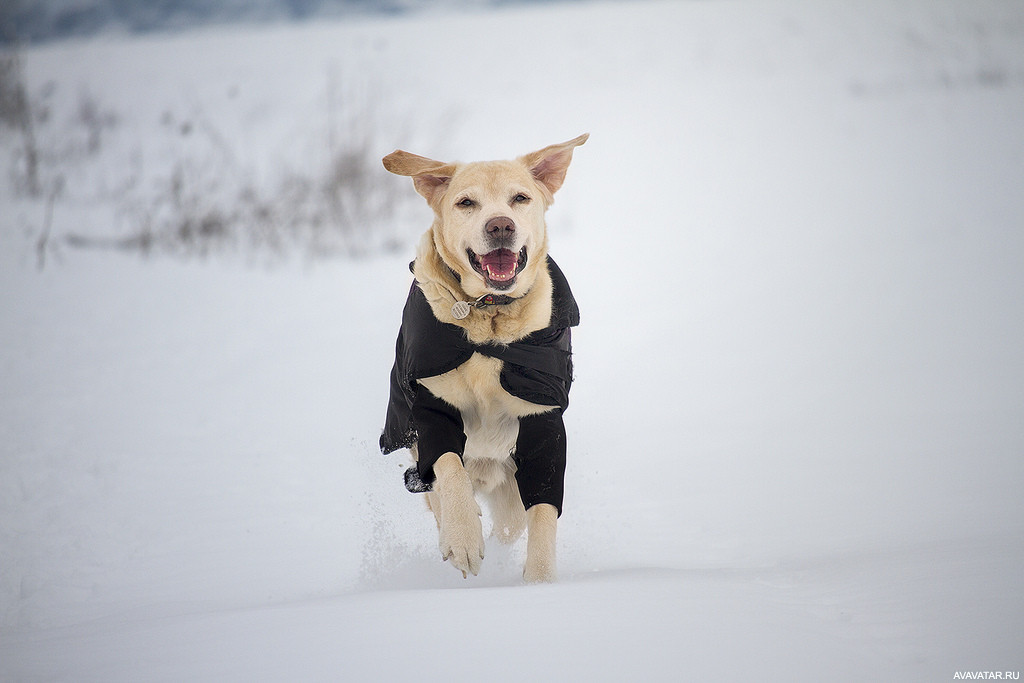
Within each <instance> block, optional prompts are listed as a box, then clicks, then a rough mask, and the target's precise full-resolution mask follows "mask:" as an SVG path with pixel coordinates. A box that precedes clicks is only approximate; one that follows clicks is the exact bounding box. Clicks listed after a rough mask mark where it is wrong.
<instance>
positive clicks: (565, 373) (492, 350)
mask: <svg viewBox="0 0 1024 683" xmlns="http://www.w3.org/2000/svg"><path fill="white" fill-rule="evenodd" d="M547 266H548V272H549V273H550V275H551V281H552V299H553V300H552V312H551V322H550V324H549V325H548V327H545V328H544V329H541V330H537V331H536V332H533V333H532V334H530V335H528V336H527V337H525V338H523V339H521V340H519V341H517V342H513V343H511V344H507V345H501V344H475V343H473V342H471V341H469V339H467V338H466V333H465V330H463V329H462V328H461V327H459V326H457V325H452V324H449V323H443V322H441V321H440V320H438V319H437V318H436V317H434V313H433V311H432V310H431V308H430V304H429V303H428V302H427V300H426V297H424V296H423V292H422V291H421V290H420V288H419V286H418V284H417V283H415V282H414V283H413V285H412V287H411V289H410V291H409V297H408V299H407V300H406V304H405V310H404V311H403V313H402V327H401V328H400V329H399V332H398V341H397V343H396V345H395V364H394V367H393V368H392V370H391V396H390V401H389V403H388V410H387V418H386V420H385V425H384V433H383V434H382V435H381V437H380V448H381V451H382V452H384V453H391V452H392V451H395V450H397V449H399V448H409V447H410V446H412V445H413V444H415V443H417V442H419V446H418V449H417V450H418V454H419V465H420V467H419V475H420V477H421V478H422V480H423V482H425V483H429V482H430V481H432V480H433V472H432V469H431V468H432V467H433V463H434V462H435V461H436V460H437V458H438V457H440V456H441V455H442V454H443V453H444V452H448V451H453V452H457V453H459V454H460V455H461V454H462V446H463V445H464V443H465V435H464V433H463V432H462V421H461V416H459V415H458V411H457V410H456V409H455V408H453V407H451V406H448V405H447V404H446V403H444V402H443V401H441V400H440V399H437V398H436V397H434V396H433V395H432V394H430V392H429V391H427V390H426V389H425V388H423V387H421V386H420V385H419V384H418V383H417V381H416V380H418V379H423V378H425V377H434V376H436V375H440V374H443V373H445V372H448V371H449V370H454V369H455V368H457V367H458V366H460V365H462V364H463V363H465V362H466V361H467V360H469V358H470V356H472V355H473V354H474V353H481V354H483V355H486V356H491V357H493V358H498V359H500V360H502V361H503V363H504V364H503V366H502V370H501V385H502V387H503V388H504V389H505V390H506V391H507V392H509V393H510V394H512V395H513V396H517V397H519V398H522V399H524V400H526V401H529V402H530V403H535V404H537V405H542V406H556V407H557V410H556V411H552V413H553V414H554V415H556V416H557V421H558V425H557V427H558V429H562V426H561V413H562V411H564V410H565V408H566V407H567V406H568V405H569V388H570V387H571V385H572V344H571V334H570V331H569V328H571V327H575V326H576V325H578V324H579V320H580V313H579V308H578V307H577V305H576V300H575V299H574V298H573V295H572V290H570V289H569V283H568V282H567V281H566V279H565V276H564V275H563V274H562V271H561V269H559V267H558V265H557V264H555V262H554V261H553V260H552V259H551V258H550V257H548V260H547ZM530 420H532V418H523V420H521V422H520V425H521V429H520V440H519V441H518V442H517V444H516V452H517V454H520V453H521V454H526V453H529V452H532V451H533V450H535V448H533V444H524V443H522V441H523V439H524V438H528V435H530V434H534V433H535V432H537V431H538V430H537V429H534V428H533V427H532V426H530V428H527V429H523V427H524V426H525V423H526V422H527V421H530ZM539 421H540V420H539ZM539 421H538V422H539ZM546 421H547V422H551V418H550V416H549V418H547V420H546ZM542 431H544V430H542ZM548 431H549V430H548ZM426 432H429V433H426ZM561 443H562V449H563V455H562V459H563V463H564V432H563V436H562V437H561ZM424 446H428V448H427V449H425V448H424ZM439 449H443V450H441V452H437V453H434V452H432V451H434V450H439ZM425 450H427V451H430V452H425ZM517 460H518V458H517ZM517 476H518V475H517ZM559 484H560V482H559ZM520 488H522V482H520ZM559 488H560V486H559ZM523 493H525V492H523ZM524 503H526V500H525V496H524ZM557 507H559V509H561V501H560V500H559V503H558V506H557Z"/></svg>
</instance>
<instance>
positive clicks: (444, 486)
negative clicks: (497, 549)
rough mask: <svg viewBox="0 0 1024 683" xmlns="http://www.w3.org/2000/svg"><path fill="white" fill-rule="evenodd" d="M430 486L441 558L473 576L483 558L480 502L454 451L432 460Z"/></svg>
mask: <svg viewBox="0 0 1024 683" xmlns="http://www.w3.org/2000/svg"><path fill="white" fill-rule="evenodd" d="M434 475H435V476H436V477H437V481H435V482H434V490H435V491H436V492H437V496H436V501H437V503H438V506H439V508H440V509H439V510H435V513H438V527H439V529H438V531H439V535H440V548H441V559H442V560H450V561H451V563H452V565H453V566H454V567H455V568H456V569H458V570H459V571H461V572H462V576H463V577H465V576H466V572H469V573H470V574H472V575H473V576H476V575H477V573H478V572H479V571H480V560H482V559H483V558H484V534H483V529H482V527H481V524H480V506H479V505H478V504H477V502H476V498H475V497H474V496H473V482H472V481H471V480H470V478H469V474H468V473H467V472H466V468H465V467H463V466H462V460H461V459H460V458H459V456H458V455H456V454H455V453H445V454H444V455H442V456H441V457H440V458H438V460H437V462H435V463H434Z"/></svg>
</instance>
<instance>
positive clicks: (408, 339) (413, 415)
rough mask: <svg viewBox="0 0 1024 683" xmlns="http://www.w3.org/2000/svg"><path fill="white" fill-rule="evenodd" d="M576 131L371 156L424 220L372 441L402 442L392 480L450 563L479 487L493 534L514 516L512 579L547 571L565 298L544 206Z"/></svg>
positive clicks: (557, 484) (472, 566)
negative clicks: (402, 467)
mask: <svg viewBox="0 0 1024 683" xmlns="http://www.w3.org/2000/svg"><path fill="white" fill-rule="evenodd" d="M587 137H588V136H587V135H581V136H580V137H578V138H576V139H574V140H570V141H569V142H564V143H561V144H558V145H551V146H550V147H545V148H544V149H541V150H539V151H537V152H533V153H531V154H527V155H525V156H522V157H519V158H518V159H514V160H511V161H489V162H476V163H467V164H462V163H445V162H441V161H434V160H432V159H427V158H425V157H421V156H417V155H415V154H410V153H408V152H404V151H396V152H393V153H392V154H389V155H388V156H386V157H384V166H385V168H387V170H389V171H391V172H392V173H396V174H398V175H403V176H411V177H412V179H413V184H414V185H415V188H416V190H417V192H419V193H420V194H421V195H422V196H423V197H424V198H425V199H426V200H427V203H428V204H429V205H430V207H431V209H433V211H434V222H433V224H432V225H431V227H430V229H429V230H427V232H426V233H425V234H424V235H423V238H422V240H421V241H420V245H419V249H418V251H417V254H416V260H415V261H414V262H413V264H412V271H413V274H414V275H415V279H416V281H415V283H414V284H413V286H412V288H411V290H410V292H409V298H408V300H407V301H406V305H405V310H404V312H403V315H402V327H401V329H400V330H399V335H398V343H397V345H396V357H395V366H394V368H393V370H392V373H391V399H390V402H389V405H388V413H387V421H386V424H385V428H384V433H383V435H382V436H381V449H382V450H383V451H384V452H385V453H390V452H392V451H394V450H396V449H398V448H409V449H410V450H411V451H412V454H413V458H414V459H415V460H416V465H415V466H414V467H412V468H410V470H409V471H408V472H406V487H407V488H409V490H411V491H414V492H425V493H426V497H427V503H428V505H429V507H430V509H431V510H432V511H433V513H434V516H435V518H436V520H437V526H438V532H439V536H440V549H441V557H442V559H444V560H448V561H450V562H451V563H452V564H453V565H454V566H455V568H456V569H458V570H459V571H461V572H462V574H463V576H466V574H467V573H471V574H474V575H475V574H477V572H478V571H479V569H480V562H481V560H482V559H483V556H484V538H483V531H482V528H481V523H480V514H481V513H480V507H479V505H478V504H477V499H476V494H480V495H481V497H482V498H483V499H484V500H485V501H486V502H487V503H488V505H489V507H490V510H491V513H492V517H493V521H494V529H493V533H494V535H496V536H497V537H498V538H499V540H501V541H503V542H507V543H511V542H512V541H514V540H516V539H517V538H518V537H519V536H520V535H521V534H522V532H523V530H524V528H525V529H526V531H527V545H526V563H525V567H524V569H523V576H524V578H525V579H526V581H529V582H540V581H553V580H554V579H555V531H556V527H557V520H558V516H559V515H560V514H561V509H562V493H563V479H564V474H565V451H566V444H565V428H564V426H563V423H562V412H563V411H564V410H565V408H566V406H567V405H568V396H569V388H570V386H571V383H572V349H571V338H570V337H571V335H570V328H572V327H574V326H575V325H577V324H578V323H579V309H578V308H577V306H576V302H575V300H574V298H573V295H572V291H571V290H570V288H569V285H568V282H567V281H566V279H565V276H564V275H563V274H562V272H561V270H560V269H559V268H558V266H557V265H556V264H555V262H554V261H553V260H552V259H551V258H550V257H549V256H548V253H547V251H548V239H547V226H546V223H545V220H544V215H545V212H546V210H547V208H548V206H550V205H551V203H552V202H553V201H554V194H555V192H556V191H558V189H559V188H560V187H561V186H562V183H563V181H564V180H565V175H566V171H567V169H568V167H569V163H570V161H571V160H572V154H573V150H574V149H575V148H576V147H578V146H579V145H582V144H583V143H584V142H586V140H587Z"/></svg>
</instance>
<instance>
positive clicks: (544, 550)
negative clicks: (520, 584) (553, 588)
mask: <svg viewBox="0 0 1024 683" xmlns="http://www.w3.org/2000/svg"><path fill="white" fill-rule="evenodd" d="M557 529H558V510H557V509H555V506H554V505H550V504H548V503H538V504H537V505H534V506H533V507H531V508H530V509H529V510H527V511H526V533H527V537H526V566H525V567H523V579H525V580H526V582H527V583H550V582H552V581H554V580H555V532H556V531H557Z"/></svg>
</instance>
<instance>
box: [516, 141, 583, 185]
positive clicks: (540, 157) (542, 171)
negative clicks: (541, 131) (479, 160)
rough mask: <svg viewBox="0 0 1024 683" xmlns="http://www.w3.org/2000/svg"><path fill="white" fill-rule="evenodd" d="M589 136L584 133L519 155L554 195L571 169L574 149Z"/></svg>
mask: <svg viewBox="0 0 1024 683" xmlns="http://www.w3.org/2000/svg"><path fill="white" fill-rule="evenodd" d="M589 137H590V133H584V134H583V135H581V136H579V137H578V138H574V139H572V140H569V142H563V143H561V144H559V145H551V146H550V147H545V148H544V149H542V150H539V151H537V152H532V153H530V154H527V155H525V156H522V157H519V160H520V161H522V162H523V163H524V164H526V167H527V168H529V169H530V173H532V174H533V177H534V178H536V179H537V180H538V181H539V182H540V183H541V184H542V185H543V186H544V187H546V188H547V189H548V192H550V193H551V194H552V195H553V194H554V193H555V192H557V191H558V188H560V187H561V186H562V183H563V182H564V181H565V172H566V171H567V170H569V162H570V161H572V151H573V149H575V148H576V147H579V146H580V145H582V144H583V143H584V142H586V141H587V138H589Z"/></svg>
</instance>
